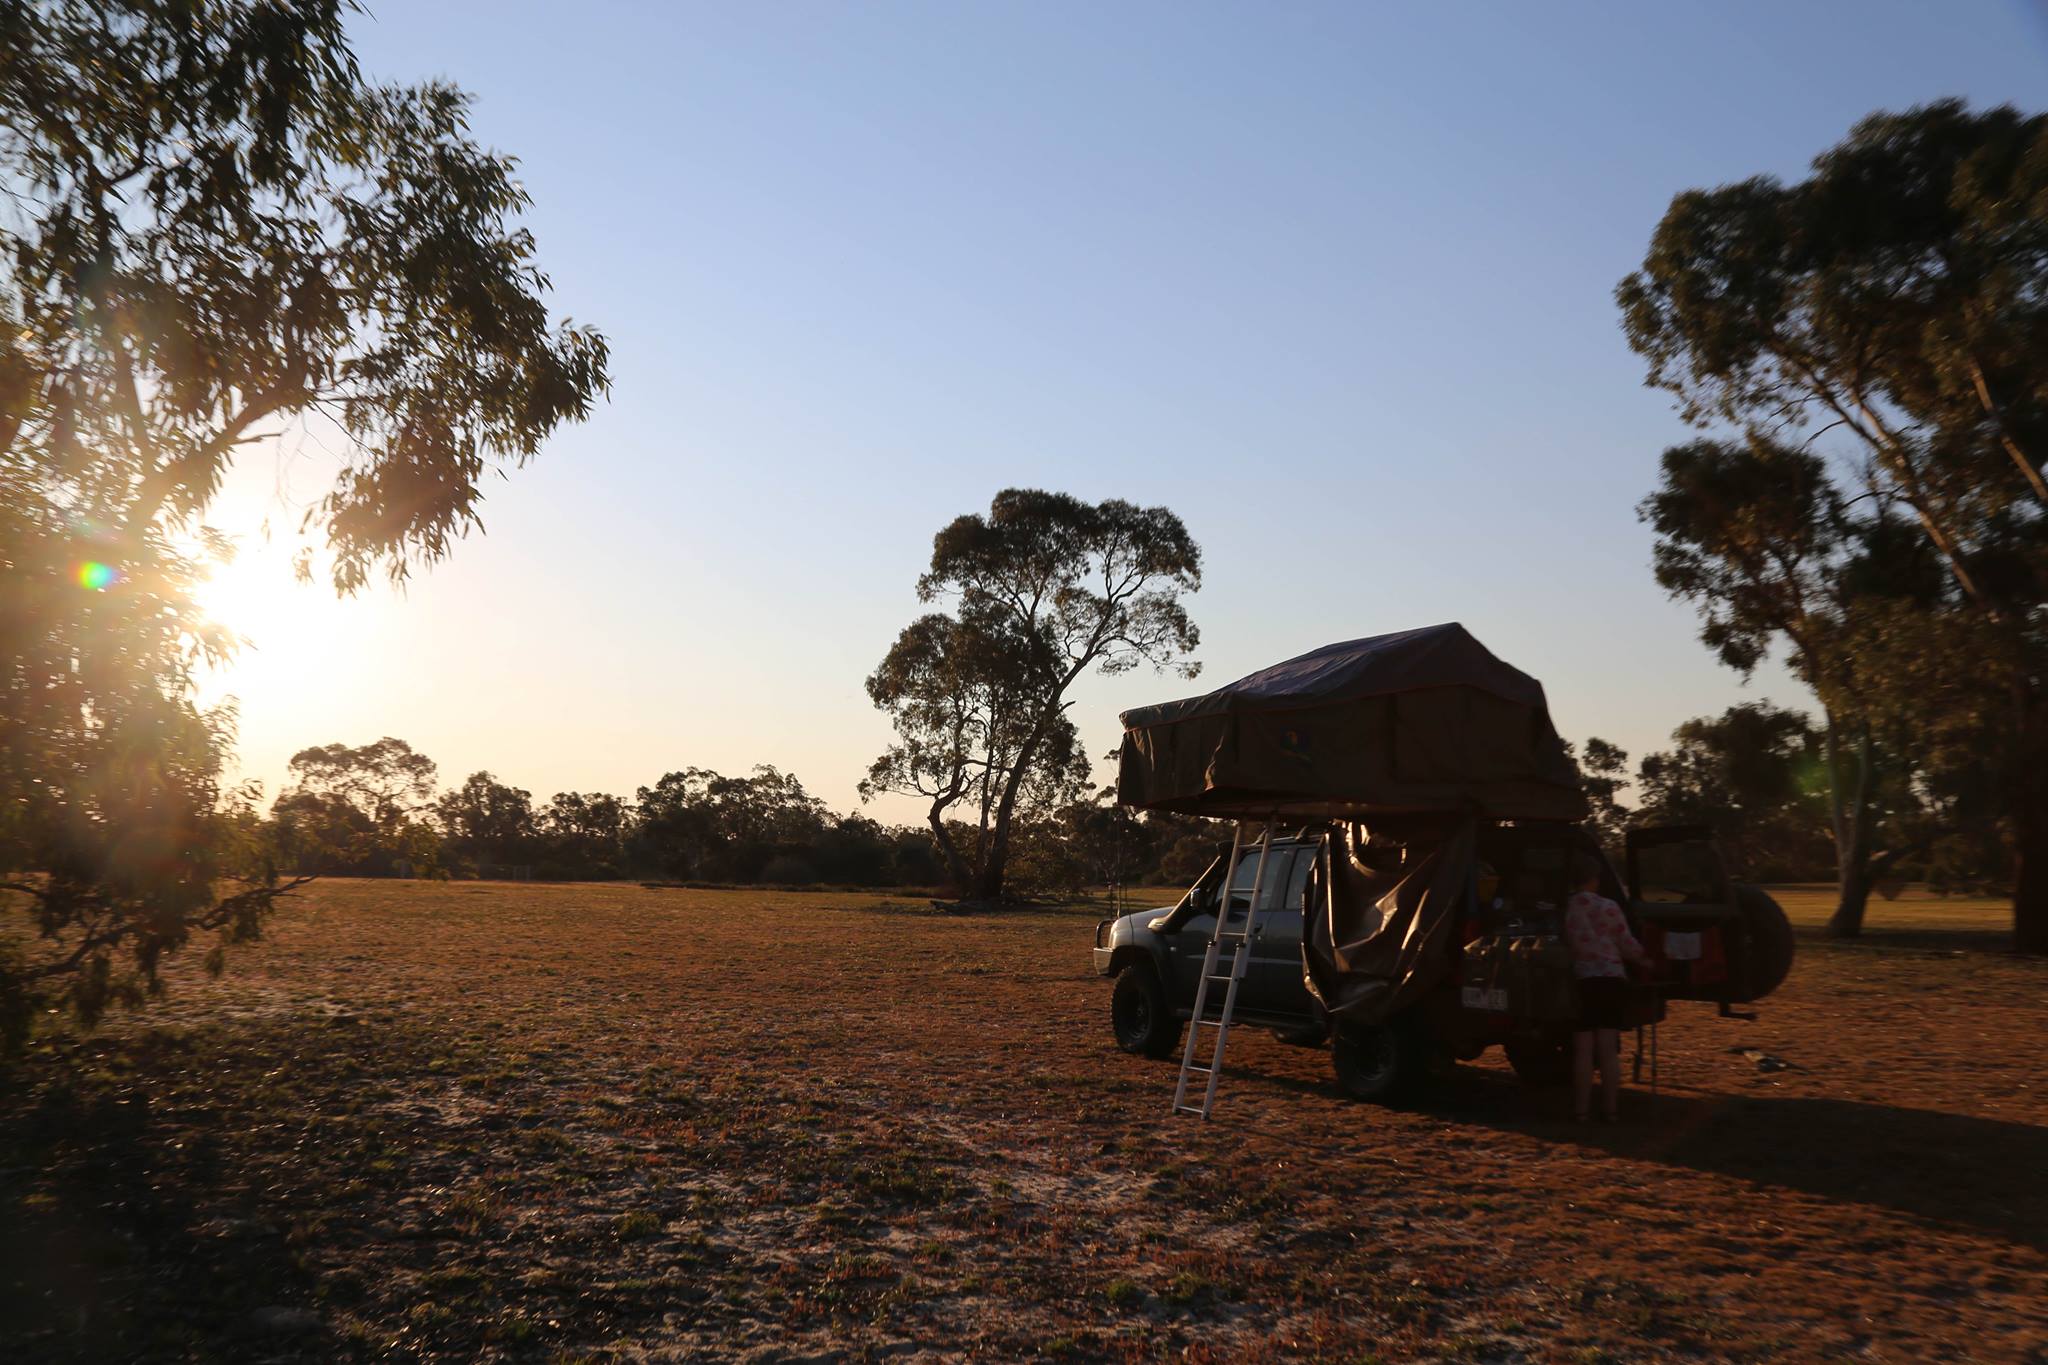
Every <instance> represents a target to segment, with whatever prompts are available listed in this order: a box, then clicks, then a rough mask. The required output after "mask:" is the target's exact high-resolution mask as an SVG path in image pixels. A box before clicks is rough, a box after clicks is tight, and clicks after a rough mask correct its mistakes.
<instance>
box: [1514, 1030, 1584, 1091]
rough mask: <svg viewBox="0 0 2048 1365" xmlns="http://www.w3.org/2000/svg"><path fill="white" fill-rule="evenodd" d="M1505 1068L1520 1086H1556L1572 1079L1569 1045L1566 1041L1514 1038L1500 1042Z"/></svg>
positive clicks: (1563, 1039)
mask: <svg viewBox="0 0 2048 1365" xmlns="http://www.w3.org/2000/svg"><path fill="white" fill-rule="evenodd" d="M1501 1051H1503V1052H1505V1053H1507V1054H1508V1065H1509V1066H1511V1067H1513V1068H1514V1069H1515V1078H1516V1079H1517V1080H1519V1081H1520V1082H1521V1083H1522V1084H1523V1085H1534V1086H1544V1087H1548V1086H1556V1085H1564V1084H1566V1083H1568V1082H1569V1081H1570V1080H1571V1078H1572V1043H1571V1039H1569V1038H1517V1039H1515V1040H1514V1041H1512V1042H1509V1043H1503V1044H1502V1045H1501Z"/></svg>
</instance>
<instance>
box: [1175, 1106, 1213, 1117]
mask: <svg viewBox="0 0 2048 1365" xmlns="http://www.w3.org/2000/svg"><path fill="white" fill-rule="evenodd" d="M1173 1112H1174V1113H1176V1114H1201V1115H1202V1117H1204V1118H1207V1117H1208V1115H1207V1114H1206V1113H1204V1112H1203V1110H1202V1106H1201V1105H1199V1104H1176V1105H1175V1106H1173Z"/></svg>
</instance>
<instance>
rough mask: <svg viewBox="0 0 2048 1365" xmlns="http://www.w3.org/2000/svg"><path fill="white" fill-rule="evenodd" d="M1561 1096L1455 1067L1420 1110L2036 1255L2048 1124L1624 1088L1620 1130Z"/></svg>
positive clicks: (2045, 1245)
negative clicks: (1861, 1207) (1983, 1237)
mask: <svg viewBox="0 0 2048 1365" xmlns="http://www.w3.org/2000/svg"><path fill="white" fill-rule="evenodd" d="M1568 1104H1569V1100H1568V1099H1567V1097H1566V1096H1565V1095H1564V1094H1563V1093H1562V1092H1559V1091H1532V1090H1530V1089H1529V1088H1528V1087H1525V1086H1523V1085H1521V1084H1519V1083H1518V1082H1516V1081H1514V1080H1512V1079H1510V1078H1508V1077H1506V1076H1503V1075H1500V1074H1498V1073H1488V1072H1482V1071H1480V1070H1478V1069H1476V1068H1470V1067H1461V1068H1459V1069H1458V1071H1457V1073H1456V1074H1454V1075H1452V1076H1448V1077H1444V1078H1442V1081H1441V1082H1440V1083H1439V1085H1438V1086H1437V1087H1436V1088H1435V1089H1434V1090H1433V1091H1432V1092H1431V1094H1430V1095H1429V1097H1428V1098H1427V1099H1426V1100H1425V1101H1423V1102H1421V1103H1419V1104H1417V1105H1416V1106H1414V1107H1415V1109H1416V1110H1417V1111H1418V1112H1422V1113H1428V1114H1433V1115H1437V1116H1439V1117H1442V1118H1444V1119H1445V1120H1447V1121H1451V1122H1457V1123H1468V1124H1473V1123H1476V1124H1483V1125H1485V1126H1487V1127H1490V1128H1496V1129H1501V1130H1506V1131H1511V1132H1519V1133H1525V1134H1528V1135H1529V1136H1532V1137H1539V1138H1545V1139H1552V1140H1561V1141H1568V1142H1571V1143H1574V1144H1577V1145H1579V1146H1584V1147H1594V1148H1598V1149H1601V1150H1604V1151H1606V1152H1609V1153H1612V1154H1613V1155H1615V1156H1617V1157H1622V1158H1625V1159H1628V1160H1633V1161H1657V1162H1663V1163H1665V1164H1667V1165H1673V1166H1685V1167H1690V1168H1692V1169H1694V1170H1698V1171H1705V1172H1709V1173H1712V1174H1715V1175H1721V1176H1727V1177H1731V1178H1733V1179H1737V1180H1749V1181H1755V1182H1757V1183H1758V1184H1763V1185H1776V1186H1780V1187H1783V1188H1786V1189H1792V1190H1798V1191H1801V1192H1803V1193H1806V1194H1811V1195H1817V1196H1819V1197H1821V1198H1823V1199H1831V1200H1842V1201H1845V1202H1851V1203H1862V1204H1877V1205H1882V1206H1884V1207H1886V1208H1891V1209H1896V1210H1899V1211H1900V1212H1903V1213H1908V1214H1912V1215H1914V1216H1916V1217H1920V1218H1925V1219H1929V1220H1931V1221H1934V1222H1938V1223H1948V1224H1954V1225H1960V1226H1965V1227H1970V1228H1975V1229H1978V1230H1980V1231H1983V1232H1989V1233H1993V1234H1996V1235H1998V1236H2000V1237H2004V1238H2007V1239H2009V1240H2011V1241H2014V1242H2019V1243H2023V1244H2025V1245H2028V1246H2031V1247H2034V1248H2036V1249H2037V1250H2048V1184H2044V1183H2043V1182H2042V1181H2040V1180H2039V1179H2038V1173H2039V1172H2040V1171H2042V1170H2043V1169H2044V1168H2048V1128H2043V1127H2037V1126H2035V1125H2033V1124H2026V1123H2014V1122H2009V1121H2007V1120H2003V1119H1988V1118H1979V1117H1976V1116H1974V1115H1970V1114H1954V1113H1943V1112H1939V1111H1934V1110H1926V1109H1901V1108H1895V1107H1892V1106H1890V1105H1882V1104H1867V1103H1864V1102H1861V1101H1857V1100H1842V1099H1827V1098H1808V1097H1800V1096H1789V1095H1788V1096H1778V1095H1753V1096H1752V1095H1673V1094H1670V1093H1664V1094H1658V1095H1651V1094H1650V1093H1648V1092H1647V1091H1643V1090H1631V1091H1630V1092H1629V1093H1628V1094H1627V1095H1626V1096H1624V1116H1625V1117H1624V1121H1623V1122H1622V1123H1620V1124H1613V1125H1609V1124H1601V1123H1594V1124H1579V1123H1575V1122H1573V1121H1572V1120H1571V1119H1570V1118H1569V1116H1568V1114H1567V1112H1566V1110H1567V1105H1568Z"/></svg>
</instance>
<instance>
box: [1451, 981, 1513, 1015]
mask: <svg viewBox="0 0 2048 1365" xmlns="http://www.w3.org/2000/svg"><path fill="white" fill-rule="evenodd" d="M1458 999H1459V1001H1460V1002H1461V1003H1463V1004H1464V1006H1465V1008H1466V1009H1468V1010H1498V1011H1499V1012H1500V1013H1502V1014H1506V1013H1507V1012H1508V993H1507V992H1506V991H1504V990H1502V989H1501V988H1499V987H1498V986H1466V987H1464V988H1463V989H1461V990H1460V991H1459V992H1458Z"/></svg>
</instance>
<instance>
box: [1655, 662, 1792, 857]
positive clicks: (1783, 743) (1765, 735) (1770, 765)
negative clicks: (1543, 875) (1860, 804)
mask: <svg viewBox="0 0 2048 1365" xmlns="http://www.w3.org/2000/svg"><path fill="white" fill-rule="evenodd" d="M1671 738H1672V740H1673V741H1674V747H1673V748H1671V749H1669V750H1666V751H1663V752H1660V753H1652V754H1645V755H1644V756H1643V761H1642V763H1641V764H1640V765H1639V766H1638V768H1637V770H1636V795H1637V799H1638V800H1639V801H1640V802H1641V808H1640V810H1639V811H1638V812H1637V819H1638V820H1639V821H1640V822H1641V823H1643V824H1654V825H1667V824H1668V825H1706V826H1709V827H1710V828H1712V829H1713V831H1714V833H1715V834H1716V835H1717V836H1718V837H1719V838H1720V840H1721V842H1722V844H1723V846H1724V847H1726V848H1727V850H1728V853H1729V857H1730V859H1731V860H1732V861H1733V863H1734V866H1735V870H1736V873H1737V875H1739V876H1744V877H1748V878H1751V879H1759V880H1801V879H1804V878H1805V877H1808V876H1811V875H1812V873H1813V869H1814V865H1815V863H1816V862H1817V861H1818V862H1821V863H1822V864H1824V863H1825V860H1826V857H1827V823H1826V815H1825V813H1824V809H1823V805H1822V802H1821V799H1820V796H1819V792H1818V790H1817V787H1818V785H1819V784H1818V782H1817V780H1816V779H1817V776H1818V773H1819V769H1820V767H1821V764H1822V762H1823V758H1822V741H1821V736H1820V734H1819V732H1818V731H1816V729H1815V728H1814V726H1813V724H1812V722H1811V721H1809V720H1808V719H1807V717H1806V716H1805V715H1804V714H1803V713H1801V712H1798V711H1790V710H1786V709H1785V708H1783V707H1779V706H1773V705H1772V704H1771V703H1769V702H1743V703H1741V704H1739V705H1736V706H1731V707H1729V708H1728V709H1727V710H1726V711H1723V712H1722V713H1721V714H1720V715H1718V716H1697V717H1695V718H1693V719H1692V720H1689V721H1686V722H1685V723H1684V724H1683V725H1680V726H1679V727H1678V728H1677V729H1676V730H1674V731H1672V733H1671Z"/></svg>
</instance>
